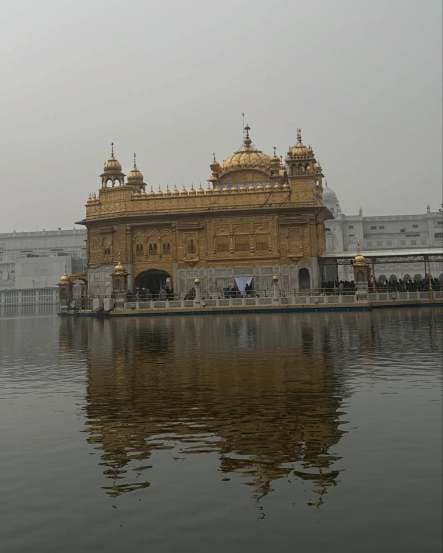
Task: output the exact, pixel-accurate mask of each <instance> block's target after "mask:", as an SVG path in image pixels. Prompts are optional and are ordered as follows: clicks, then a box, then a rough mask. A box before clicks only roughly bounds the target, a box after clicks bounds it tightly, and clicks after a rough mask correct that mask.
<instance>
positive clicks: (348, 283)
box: [132, 278, 443, 301]
mask: <svg viewBox="0 0 443 553" xmlns="http://www.w3.org/2000/svg"><path fill="white" fill-rule="evenodd" d="M368 289H369V291H372V292H419V291H427V290H430V289H432V290H435V291H439V290H443V281H441V280H440V279H438V278H422V279H417V278H416V279H411V278H403V279H402V278H399V279H396V278H395V279H394V278H391V279H389V280H383V281H380V280H378V281H373V280H371V281H370V282H369V284H368ZM355 292H356V284H355V282H354V281H353V280H329V281H325V282H323V283H322V287H321V293H323V294H329V295H332V294H337V293H338V294H355ZM271 293H272V291H271V290H269V291H268V290H266V291H261V293H259V292H258V291H256V290H255V289H254V286H253V285H252V283H251V284H249V285H248V284H247V285H246V287H245V291H244V293H242V292H240V290H239V289H238V287H237V286H236V285H232V286H228V287H225V288H223V292H222V294H220V295H219V297H222V298H239V297H258V296H261V295H264V296H267V295H270V294H271ZM287 293H288V291H286V293H285V291H284V290H280V294H281V295H286V294H287ZM294 293H295V291H294ZM203 295H204V294H203ZM195 296H196V291H195V288H194V287H192V288H191V289H190V290H188V292H187V293H186V294H185V296H184V299H185V300H193V299H195ZM174 297H175V296H174V292H173V290H172V289H167V288H163V287H162V288H161V289H160V291H159V293H158V294H153V293H152V292H151V290H149V288H137V289H136V290H135V294H134V295H133V298H132V299H133V300H135V301H150V300H155V299H158V300H172V299H174Z"/></svg>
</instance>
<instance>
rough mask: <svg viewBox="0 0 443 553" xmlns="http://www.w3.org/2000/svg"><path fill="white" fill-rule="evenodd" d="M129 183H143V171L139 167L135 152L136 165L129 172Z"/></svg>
mask: <svg viewBox="0 0 443 553" xmlns="http://www.w3.org/2000/svg"><path fill="white" fill-rule="evenodd" d="M128 184H138V185H140V184H143V173H142V172H141V171H139V169H137V164H136V160H135V154H134V165H133V167H132V169H131V170H130V171H129V173H128Z"/></svg>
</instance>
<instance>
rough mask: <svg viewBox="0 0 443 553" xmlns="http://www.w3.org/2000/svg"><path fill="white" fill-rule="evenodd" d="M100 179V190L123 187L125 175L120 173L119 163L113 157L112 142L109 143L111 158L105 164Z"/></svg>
mask: <svg viewBox="0 0 443 553" xmlns="http://www.w3.org/2000/svg"><path fill="white" fill-rule="evenodd" d="M100 177H101V179H102V188H107V187H108V186H111V187H114V186H123V185H124V182H125V174H124V173H123V172H122V166H121V163H120V162H119V161H118V159H116V157H115V155H114V142H111V157H110V158H109V159H108V160H107V161H106V162H105V165H104V167H103V173H102V174H101V175H100Z"/></svg>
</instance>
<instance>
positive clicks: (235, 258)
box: [82, 126, 329, 294]
mask: <svg viewBox="0 0 443 553" xmlns="http://www.w3.org/2000/svg"><path fill="white" fill-rule="evenodd" d="M249 131H250V128H249V127H248V126H247V127H245V129H244V137H243V145H242V147H241V148H240V149H239V150H237V151H236V152H234V154H232V155H231V156H230V157H228V158H226V159H225V161H224V162H222V163H219V162H218V161H217V160H216V159H215V155H214V160H213V162H212V163H211V165H210V167H211V176H210V177H209V179H208V181H209V185H208V187H207V188H203V187H202V186H200V187H199V188H194V187H193V186H192V187H191V188H189V189H183V190H178V189H177V188H174V190H170V189H169V188H166V189H165V190H160V189H159V190H158V191H154V189H153V187H150V189H149V188H148V190H146V188H145V184H144V181H143V175H142V174H141V172H140V171H139V170H138V168H137V166H136V164H135V159H134V166H133V169H132V170H131V172H130V173H129V175H128V177H127V179H125V177H124V174H123V173H122V169H121V165H120V163H119V162H118V160H117V159H116V158H115V156H114V152H113V151H112V155H111V158H110V160H108V161H107V162H106V164H105V169H104V171H103V173H102V175H101V177H102V186H101V188H100V190H99V191H98V194H93V195H91V196H90V197H89V200H88V202H87V203H86V218H85V219H84V220H83V221H82V223H83V224H85V225H86V227H87V229H88V241H87V250H88V281H89V289H90V293H91V294H106V293H107V292H109V282H110V274H111V273H112V271H113V269H114V265H115V264H116V262H117V258H118V256H119V255H121V261H122V263H123V265H124V267H125V269H126V271H127V272H128V274H129V279H128V286H129V289H130V291H133V290H134V289H135V288H136V287H137V286H142V283H141V280H142V276H143V275H145V276H146V274H147V273H148V272H149V271H157V272H158V271H161V272H163V273H164V274H165V275H167V276H168V278H170V279H171V280H172V282H173V286H174V291H175V292H178V293H180V294H185V293H186V291H187V290H188V289H189V288H190V287H192V283H193V281H194V279H195V278H199V279H200V280H201V282H202V290H204V291H206V293H208V294H217V292H220V290H221V289H222V288H223V287H224V286H226V285H227V284H229V280H231V281H232V278H234V277H235V276H237V275H239V274H243V275H248V276H251V277H253V278H255V279H256V288H261V287H265V288H266V287H268V286H270V284H271V281H272V275H274V274H275V273H277V274H279V275H280V283H281V284H282V286H284V287H290V288H299V287H301V284H300V282H299V278H298V272H299V271H300V270H301V269H305V270H307V271H308V273H309V282H308V283H306V282H305V283H304V286H305V287H307V286H311V287H315V286H316V285H318V280H319V275H318V262H317V259H318V256H319V255H321V254H322V253H323V252H324V247H325V237H324V225H323V222H324V220H325V218H327V217H328V216H329V212H328V210H327V209H326V208H325V207H324V205H323V200H322V177H323V174H322V170H321V167H320V165H319V164H318V163H317V161H316V159H315V155H314V152H313V150H312V148H310V147H307V146H304V145H303V143H302V141H301V133H300V132H299V134H298V138H297V144H296V145H295V146H293V147H291V148H290V149H289V151H288V154H287V157H286V160H285V162H283V161H282V160H281V159H280V158H279V157H277V155H276V153H275V151H274V155H268V154H265V153H263V152H262V151H260V150H258V149H257V148H256V147H255V146H254V145H253V143H252V139H251V138H250V134H249Z"/></svg>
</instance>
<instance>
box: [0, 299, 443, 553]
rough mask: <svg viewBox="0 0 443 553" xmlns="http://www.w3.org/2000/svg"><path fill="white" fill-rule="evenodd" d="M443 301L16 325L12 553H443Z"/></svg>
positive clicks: (8, 549)
mask: <svg viewBox="0 0 443 553" xmlns="http://www.w3.org/2000/svg"><path fill="white" fill-rule="evenodd" d="M442 356H443V309H442V308H421V309H396V310H394V309H393V310H382V311H378V312H372V313H322V314H314V313H313V314H295V313H292V314H265V315H258V314H257V315H221V316H200V317H198V316H186V317H165V318H161V317H158V318H128V319H119V320H98V319H73V318H67V319H60V318H58V317H57V316H55V315H54V313H51V312H46V313H45V312H44V311H30V312H28V313H26V312H21V313H14V312H7V311H6V312H5V311H3V313H2V316H1V317H0V436H1V448H0V480H1V487H0V489H1V503H0V505H1V507H0V542H1V543H0V550H1V551H2V552H3V553H15V552H20V553H21V552H30V553H51V552H54V553H55V552H57V553H60V552H63V553H71V552H72V553H80V552H81V553H89V552H97V551H104V552H106V553H113V552H122V551H124V552H126V553H128V552H139V551H153V552H155V553H163V552H165V553H166V552H168V553H169V552H190V553H191V552H192V553H200V552H202V553H203V552H204V553H207V552H211V553H218V552H223V553H226V552H229V553H231V552H232V553H237V552H242V553H243V552H249V551H252V552H254V553H260V552H266V553H268V552H272V553H280V552H288V551H301V552H307V553H315V552H322V553H324V552H327V553H330V552H340V553H342V552H352V553H354V552H359V553H364V552H368V553H373V552H374V551H377V552H379V553H380V552H389V553H395V552H399V553H400V552H401V553H409V552H410V553H417V552H420V553H426V552H436V553H437V552H439V551H440V550H441V545H442V544H441V539H442V537H441V536H442V534H441V516H442V503H441V499H442V497H441V491H442V438H441V431H442V420H441V408H442V401H441V384H442V372H441V367H442Z"/></svg>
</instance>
